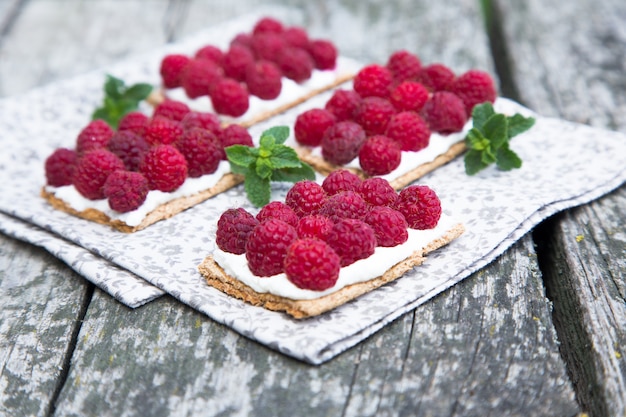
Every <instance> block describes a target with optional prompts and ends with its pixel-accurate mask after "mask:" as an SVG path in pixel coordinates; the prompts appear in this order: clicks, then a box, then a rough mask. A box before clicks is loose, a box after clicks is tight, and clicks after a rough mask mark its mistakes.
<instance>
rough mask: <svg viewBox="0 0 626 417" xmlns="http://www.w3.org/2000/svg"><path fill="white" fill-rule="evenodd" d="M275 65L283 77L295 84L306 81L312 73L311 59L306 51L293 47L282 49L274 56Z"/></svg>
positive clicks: (312, 63) (312, 64)
mask: <svg viewBox="0 0 626 417" xmlns="http://www.w3.org/2000/svg"><path fill="white" fill-rule="evenodd" d="M276 63H277V64H278V67H279V68H280V70H281V71H282V73H283V75H284V76H285V77H287V78H289V79H290V80H293V81H295V82H297V83H302V82H304V81H306V80H308V79H309V78H311V74H312V73H313V68H314V62H313V58H311V55H310V54H309V53H308V52H307V51H305V50H304V49H302V48H296V47H295V46H290V47H287V48H284V49H282V50H281V51H280V52H279V53H278V55H277V56H276Z"/></svg>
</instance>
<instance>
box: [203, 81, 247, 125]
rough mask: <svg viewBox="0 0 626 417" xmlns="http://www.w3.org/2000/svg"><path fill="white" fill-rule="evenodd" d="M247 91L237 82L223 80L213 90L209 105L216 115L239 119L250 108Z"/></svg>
mask: <svg viewBox="0 0 626 417" xmlns="http://www.w3.org/2000/svg"><path fill="white" fill-rule="evenodd" d="M249 98H250V97H249V95H248V90H246V87H245V86H243V85H241V84H240V83H239V82H237V81H235V80H233V79H231V78H224V79H222V80H221V81H219V82H218V83H217V84H216V85H215V87H214V88H213V93H212V94H211V103H212V104H213V109H215V111H216V112H217V113H218V114H224V115H227V116H232V117H239V116H241V115H243V114H244V113H245V112H246V111H248V107H249V106H250V100H249Z"/></svg>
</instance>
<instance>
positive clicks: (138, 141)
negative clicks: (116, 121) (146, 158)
mask: <svg viewBox="0 0 626 417" xmlns="http://www.w3.org/2000/svg"><path fill="white" fill-rule="evenodd" d="M107 148H108V149H109V150H110V151H111V152H113V153H114V154H115V155H117V156H118V157H119V158H120V159H121V160H122V161H124V166H125V167H126V169H127V170H128V171H138V170H139V164H140V163H141V160H142V159H143V155H144V154H145V153H146V152H147V151H148V148H150V145H149V144H148V142H146V140H145V139H144V138H143V137H142V136H139V135H138V134H136V133H134V132H133V131H131V130H118V131H117V132H116V133H115V134H114V135H113V137H112V138H111V140H109V144H108V146H107Z"/></svg>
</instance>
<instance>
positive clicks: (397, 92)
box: [389, 81, 429, 112]
mask: <svg viewBox="0 0 626 417" xmlns="http://www.w3.org/2000/svg"><path fill="white" fill-rule="evenodd" d="M428 94H429V93H428V89H427V88H426V87H424V86H423V85H422V84H420V83H418V82H417V81H403V82H401V83H400V84H398V85H397V86H396V87H395V88H394V89H393V90H391V93H390V94H389V101H390V102H391V104H393V107H394V108H395V109H396V110H397V111H414V112H419V111H420V110H422V108H423V107H424V104H426V101H427V100H428Z"/></svg>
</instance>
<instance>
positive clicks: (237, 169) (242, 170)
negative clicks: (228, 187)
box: [230, 162, 252, 176]
mask: <svg viewBox="0 0 626 417" xmlns="http://www.w3.org/2000/svg"><path fill="white" fill-rule="evenodd" d="M230 171H231V172H232V173H233V174H240V175H243V176H246V175H248V173H249V172H250V171H252V170H251V169H250V168H248V167H244V166H241V165H236V164H233V163H232V162H231V163H230Z"/></svg>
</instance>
